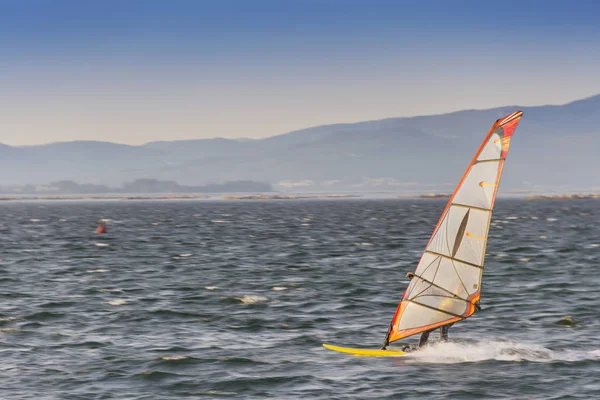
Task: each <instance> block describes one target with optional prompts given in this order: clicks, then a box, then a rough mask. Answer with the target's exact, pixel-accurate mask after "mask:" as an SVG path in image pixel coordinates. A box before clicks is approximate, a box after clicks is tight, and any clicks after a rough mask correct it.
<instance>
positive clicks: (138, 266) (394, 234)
mask: <svg viewBox="0 0 600 400" xmlns="http://www.w3.org/2000/svg"><path fill="white" fill-rule="evenodd" d="M444 206H445V200H436V199H389V198H388V199H326V200H323V199H300V200H232V201H228V200H163V201H160V200H158V201H153V200H142V201H93V200H88V201H70V200H67V201H47V202H44V201H4V202H2V203H1V204H0V240H1V242H0V243H1V245H0V299H1V302H0V356H1V361H0V398H2V399H7V400H17V399H27V400H30V399H35V400H44V399H72V400H75V399H82V400H92V399H120V400H126V399H131V400H133V399H136V400H142V399H144V400H145V399H196V398H206V399H264V398H274V399H597V398H600V334H599V332H600V322H599V318H600V295H599V293H600V263H599V261H600V200H593V199H592V200H584V199H581V200H524V199H510V198H499V199H498V200H497V202H496V208H495V211H494V215H493V218H492V226H491V229H490V235H489V240H488V245H487V255H486V262H485V268H484V274H483V285H482V287H483V289H482V298H481V307H482V310H481V311H479V312H477V313H475V314H474V315H473V316H472V317H471V318H468V319H467V320H464V321H461V322H458V323H456V324H455V325H454V326H453V327H452V328H451V329H450V341H449V342H446V343H441V342H438V341H436V338H437V337H438V335H437V333H433V334H432V335H431V338H432V342H431V344H430V345H429V346H428V347H426V348H425V349H423V350H421V351H418V352H414V353H410V354H409V355H408V356H406V357H401V358H365V357H355V356H351V355H347V354H341V353H336V352H332V351H330V350H327V349H325V348H324V347H322V344H323V343H329V344H334V345H340V346H350V347H359V348H375V349H377V348H379V347H380V346H381V344H382V342H383V340H384V337H385V334H386V331H387V328H388V326H389V324H390V321H391V319H392V317H393V314H394V312H395V309H396V307H397V304H398V302H399V300H400V298H401V296H402V294H403V292H404V290H405V289H406V286H407V284H408V279H407V278H405V275H406V273H407V272H409V271H414V269H415V266H416V264H417V261H418V260H419V258H420V256H421V253H422V251H423V249H424V247H425V245H426V243H427V241H428V239H429V236H430V235H431V233H432V231H433V228H434V226H435V224H436V222H437V220H438V218H439V215H440V213H441V212H442V210H443V208H444ZM100 219H103V220H104V221H105V222H106V225H107V228H108V232H107V233H106V234H96V233H95V229H96V226H97V224H98V221H99V220H100ZM416 341H418V336H416V337H411V338H408V339H406V340H404V341H402V342H403V343H413V344H414V343H415V342H416ZM396 345H397V343H394V344H392V345H391V347H392V348H393V347H396V348H397V347H398V346H396Z"/></svg>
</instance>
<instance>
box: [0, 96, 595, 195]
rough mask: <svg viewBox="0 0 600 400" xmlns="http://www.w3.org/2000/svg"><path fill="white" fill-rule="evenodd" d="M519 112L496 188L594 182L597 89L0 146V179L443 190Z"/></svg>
mask: <svg viewBox="0 0 600 400" xmlns="http://www.w3.org/2000/svg"><path fill="white" fill-rule="evenodd" d="M517 109H521V110H523V111H524V116H523V119H522V122H521V124H520V126H519V128H518V130H517V133H516V134H515V137H514V139H513V141H512V147H511V153H510V154H509V162H508V163H507V165H506V167H505V175H504V178H503V183H502V186H503V191H509V190H513V191H516V190H523V191H532V190H533V191H565V190H580V189H593V188H598V187H600V178H598V176H597V171H600V157H598V155H597V149H598V148H600V147H599V145H600V95H598V96H594V97H590V98H587V99H583V100H579V101H575V102H572V103H569V104H565V105H559V106H555V105H547V106H540V107H521V106H517V105H515V106H506V107H499V108H494V109H489V110H466V111H459V112H454V113H449V114H443V115H432V116H420V117H411V118H389V119H384V120H378V121H365V122H360V123H353V124H333V125H325V126H318V127H313V128H308V129H303V130H299V131H294V132H290V133H286V134H283V135H279V136H274V137H270V138H266V139H260V140H228V139H201V140H186V141H171V142H167V141H166V142H152V143H147V144H145V145H143V146H127V145H121V144H114V143H106V142H83V141H80V142H68V143H53V144H49V145H40V146H28V147H10V146H6V145H2V146H0V167H1V168H2V170H3V171H5V173H4V174H3V175H2V179H1V180H0V184H1V185H14V184H25V183H34V184H47V183H49V182H53V181H59V180H73V181H77V182H82V183H83V182H85V183H90V184H103V185H112V186H115V185H121V184H122V183H123V182H127V181H132V180H135V179H140V178H148V179H160V180H173V181H177V182H179V183H180V184H182V185H206V184H211V183H222V182H225V181H238V180H252V181H257V182H265V183H271V184H275V185H276V188H280V189H286V188H290V189H293V190H300V189H305V190H329V191H331V190H338V189H350V190H371V191H373V190H396V191H415V190H418V191H427V192H448V191H451V189H452V187H454V185H455V184H456V183H457V181H458V178H459V177H460V176H461V175H462V172H463V171H464V169H465V168H466V166H467V163H468V161H469V160H470V158H471V157H472V155H473V153H474V152H475V150H476V148H477V147H478V146H479V144H480V142H481V140H482V139H483V136H484V135H485V133H486V132H487V131H488V130H489V128H490V127H491V125H492V124H493V123H494V121H495V120H496V119H498V118H499V117H501V116H503V115H506V114H509V113H511V112H513V111H515V110H517Z"/></svg>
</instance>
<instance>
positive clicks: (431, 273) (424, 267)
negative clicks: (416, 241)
mask: <svg viewBox="0 0 600 400" xmlns="http://www.w3.org/2000/svg"><path fill="white" fill-rule="evenodd" d="M440 259H441V257H439V256H436V255H435V254H431V253H423V256H422V257H421V260H420V261H419V264H418V265H417V269H416V270H415V275H418V276H420V277H422V278H423V279H425V280H428V281H430V282H433V280H434V279H435V275H436V273H437V271H438V266H439V265H440Z"/></svg>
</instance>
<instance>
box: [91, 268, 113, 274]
mask: <svg viewBox="0 0 600 400" xmlns="http://www.w3.org/2000/svg"><path fill="white" fill-rule="evenodd" d="M109 271H110V269H89V270H87V271H86V272H87V273H88V274H101V273H103V272H109Z"/></svg>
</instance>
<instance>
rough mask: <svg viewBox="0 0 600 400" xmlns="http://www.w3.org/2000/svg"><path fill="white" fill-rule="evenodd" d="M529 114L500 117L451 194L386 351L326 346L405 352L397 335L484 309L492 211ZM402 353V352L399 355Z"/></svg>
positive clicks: (396, 317) (400, 307)
mask: <svg viewBox="0 0 600 400" xmlns="http://www.w3.org/2000/svg"><path fill="white" fill-rule="evenodd" d="M522 116H523V112H522V111H516V112H514V113H512V114H510V115H507V116H505V117H504V118H500V119H498V120H497V121H496V122H495V123H494V124H493V125H492V128H491V129H490V131H489V132H488V134H487V135H486V136H485V138H484V140H483V142H482V143H481V145H480V146H479V148H478V149H477V152H476V153H475V156H474V157H473V159H472V160H471V162H470V163H469V166H468V167H467V170H466V171H465V173H464V174H463V176H462V178H461V179H460V181H459V182H458V185H457V186H456V189H455V190H454V193H453V194H452V195H451V196H450V199H449V200H448V204H447V205H446V208H445V209H444V211H443V212H442V215H441V216H440V219H439V221H438V223H437V225H436V226H435V228H434V230H433V234H432V235H431V237H430V239H429V242H428V243H427V246H426V247H425V250H424V252H423V254H422V255H421V259H420V260H419V262H418V264H417V267H416V270H415V272H414V273H413V272H409V273H407V274H406V276H407V277H408V278H410V279H411V281H410V283H409V284H408V287H407V288H406V291H405V292H404V294H403V296H402V299H401V301H400V303H399V304H398V307H397V309H396V313H395V314H394V317H393V318H392V322H391V324H390V327H389V329H388V331H387V334H386V336H385V339H384V342H383V347H382V348H381V349H380V350H367V349H353V348H345V347H337V346H331V345H325V344H324V345H323V346H325V347H326V348H328V349H330V350H334V351H338V352H343V353H350V354H354V355H361V356H386V355H387V356H390V355H394V356H402V355H405V354H407V353H404V352H401V351H398V350H387V346H388V345H389V344H390V343H393V342H395V341H397V340H400V339H404V338H407V337H409V336H412V335H416V334H418V333H422V332H426V331H430V330H433V329H436V328H439V327H442V326H444V325H450V324H454V323H456V322H458V321H461V320H463V319H465V318H468V317H470V316H471V315H473V313H475V311H477V310H479V309H480V307H479V301H480V298H481V279H482V276H483V265H484V258H485V250H486V246H487V238H488V232H489V228H490V221H491V218H492V210H493V208H494V202H495V200H496V194H497V192H498V185H499V184H500V178H501V176H502V169H503V167H504V162H505V160H506V156H507V154H508V149H509V147H510V140H511V138H512V135H513V134H514V132H515V130H516V128H517V125H518V124H519V122H520V121H521V117H522ZM399 353H402V354H399Z"/></svg>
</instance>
